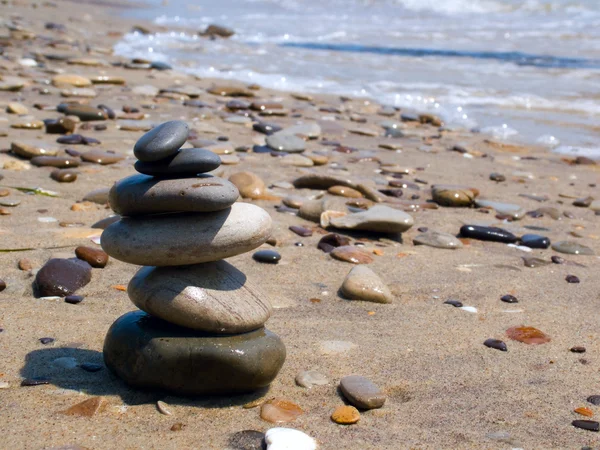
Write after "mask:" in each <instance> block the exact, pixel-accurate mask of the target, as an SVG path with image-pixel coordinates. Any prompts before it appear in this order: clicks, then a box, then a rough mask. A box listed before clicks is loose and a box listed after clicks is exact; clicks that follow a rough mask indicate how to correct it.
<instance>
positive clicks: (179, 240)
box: [101, 203, 271, 266]
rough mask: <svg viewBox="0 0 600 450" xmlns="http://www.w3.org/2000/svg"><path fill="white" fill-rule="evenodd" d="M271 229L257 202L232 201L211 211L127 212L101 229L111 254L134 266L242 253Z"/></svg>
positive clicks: (200, 260) (174, 263)
mask: <svg viewBox="0 0 600 450" xmlns="http://www.w3.org/2000/svg"><path fill="white" fill-rule="evenodd" d="M270 234H271V216H269V214H268V213H267V212H266V211H265V210H263V209H262V208H259V207H258V206H255V205H251V204H249V203H234V204H233V205H232V206H231V208H228V209H225V210H223V211H217V212H212V213H182V214H165V215H157V216H152V217H143V218H139V219H138V218H135V217H126V218H122V219H121V220H119V221H118V222H115V223H113V224H112V225H110V226H108V227H107V228H106V229H105V230H104V232H103V233H102V238H101V243H102V248H103V249H104V251H105V252H106V253H108V254H109V255H110V256H112V257H113V258H116V259H118V260H120V261H123V262H126V263H129V264H137V265H139V266H180V265H185V264H199V263H203V262H209V261H218V260H220V259H224V258H229V257H230V256H235V255H239V254H240V253H246V252H249V251H250V250H254V249H255V248H256V247H258V246H260V245H261V244H263V243H264V242H265V241H266V240H267V239H268V238H269V236H270Z"/></svg>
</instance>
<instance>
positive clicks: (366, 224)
mask: <svg viewBox="0 0 600 450" xmlns="http://www.w3.org/2000/svg"><path fill="white" fill-rule="evenodd" d="M329 224H330V225H331V226H333V227H335V228H342V229H351V230H363V231H373V232H378V233H402V232H404V231H406V230H408V229H409V228H410V227H412V226H413V224H414V220H413V218H412V217H411V216H410V215H408V214H407V213H405V212H404V211H400V210H397V209H394V208H390V207H388V206H384V205H376V206H373V207H372V208H371V209H368V210H367V211H364V212H359V213H355V214H348V215H346V216H342V217H333V218H331V220H330V221H329Z"/></svg>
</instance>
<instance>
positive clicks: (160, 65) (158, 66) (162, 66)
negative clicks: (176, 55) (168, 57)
mask: <svg viewBox="0 0 600 450" xmlns="http://www.w3.org/2000/svg"><path fill="white" fill-rule="evenodd" d="M150 68H151V69H154V70H171V69H172V67H171V66H170V65H169V64H167V63H165V62H162V61H153V62H152V63H150Z"/></svg>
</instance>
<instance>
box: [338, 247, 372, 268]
mask: <svg viewBox="0 0 600 450" xmlns="http://www.w3.org/2000/svg"><path fill="white" fill-rule="evenodd" d="M329 254H330V255H331V257H332V258H334V259H337V260H339V261H344V262H349V263H352V264H369V263H372V262H373V257H372V256H371V255H369V254H368V253H367V252H365V251H363V250H361V249H360V248H358V247H355V246H354V245H342V246H340V247H336V248H334V249H332V250H331V252H329Z"/></svg>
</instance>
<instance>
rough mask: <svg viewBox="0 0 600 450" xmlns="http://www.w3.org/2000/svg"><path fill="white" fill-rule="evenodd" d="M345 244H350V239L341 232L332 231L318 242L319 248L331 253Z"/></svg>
mask: <svg viewBox="0 0 600 450" xmlns="http://www.w3.org/2000/svg"><path fill="white" fill-rule="evenodd" d="M344 245H350V239H348V238H347V237H346V236H342V235H341V234H337V233H330V234H327V235H325V236H323V237H322V238H321V240H320V241H319V243H318V244H317V248H318V249H319V250H323V251H324V252H325V253H330V252H331V251H332V250H333V249H334V248H336V247H341V246H344Z"/></svg>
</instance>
